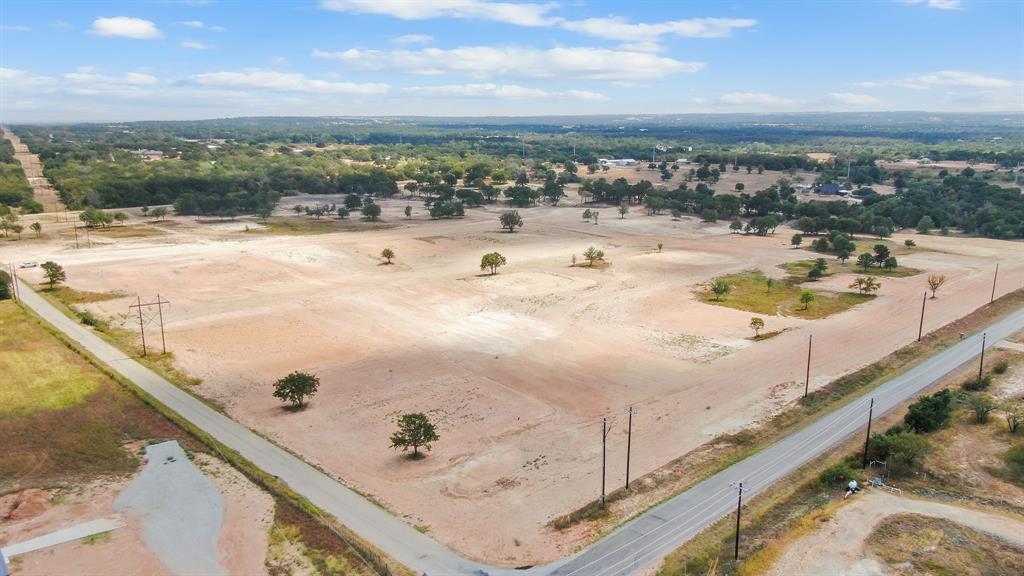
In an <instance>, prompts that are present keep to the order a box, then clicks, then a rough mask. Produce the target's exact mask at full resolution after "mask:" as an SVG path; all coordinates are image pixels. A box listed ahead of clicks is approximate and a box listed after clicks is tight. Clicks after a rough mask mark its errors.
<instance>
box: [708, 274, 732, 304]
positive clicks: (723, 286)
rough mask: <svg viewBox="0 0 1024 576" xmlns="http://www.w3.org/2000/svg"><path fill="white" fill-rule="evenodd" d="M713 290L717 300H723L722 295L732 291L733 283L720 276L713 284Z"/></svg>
mask: <svg viewBox="0 0 1024 576" xmlns="http://www.w3.org/2000/svg"><path fill="white" fill-rule="evenodd" d="M711 292H713V293H714V294H715V300H716V301H721V300H722V296H725V295H726V294H728V293H729V292H732V285H731V284H729V283H728V282H726V281H725V280H723V279H721V278H719V279H717V280H715V282H714V284H712V285H711Z"/></svg>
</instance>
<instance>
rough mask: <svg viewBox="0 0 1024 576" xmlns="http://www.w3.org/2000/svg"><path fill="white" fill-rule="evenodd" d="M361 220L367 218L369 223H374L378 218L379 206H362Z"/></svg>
mask: <svg viewBox="0 0 1024 576" xmlns="http://www.w3.org/2000/svg"><path fill="white" fill-rule="evenodd" d="M363 218H369V219H370V221H371V222H376V221H377V219H379V218H380V205H379V204H367V205H366V206H363Z"/></svg>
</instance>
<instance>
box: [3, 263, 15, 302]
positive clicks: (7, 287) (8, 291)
mask: <svg viewBox="0 0 1024 576" xmlns="http://www.w3.org/2000/svg"><path fill="white" fill-rule="evenodd" d="M12 293H13V290H12V287H11V275H10V274H8V273H7V272H6V271H4V270H0V300H7V299H8V298H10V297H11V295H12Z"/></svg>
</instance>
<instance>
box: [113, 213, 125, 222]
mask: <svg viewBox="0 0 1024 576" xmlns="http://www.w3.org/2000/svg"><path fill="white" fill-rule="evenodd" d="M114 220H116V221H117V223H118V224H124V223H125V222H127V221H128V214H127V213H125V212H114Z"/></svg>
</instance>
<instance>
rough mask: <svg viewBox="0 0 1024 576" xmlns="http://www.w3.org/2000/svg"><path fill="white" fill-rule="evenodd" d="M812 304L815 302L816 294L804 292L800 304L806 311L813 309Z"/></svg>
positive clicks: (808, 291) (801, 294)
mask: <svg viewBox="0 0 1024 576" xmlns="http://www.w3.org/2000/svg"><path fill="white" fill-rule="evenodd" d="M811 302H814V292H811V291H810V290H804V291H803V292H801V293H800V303H801V304H803V305H804V310H807V309H808V308H810V307H811Z"/></svg>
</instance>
